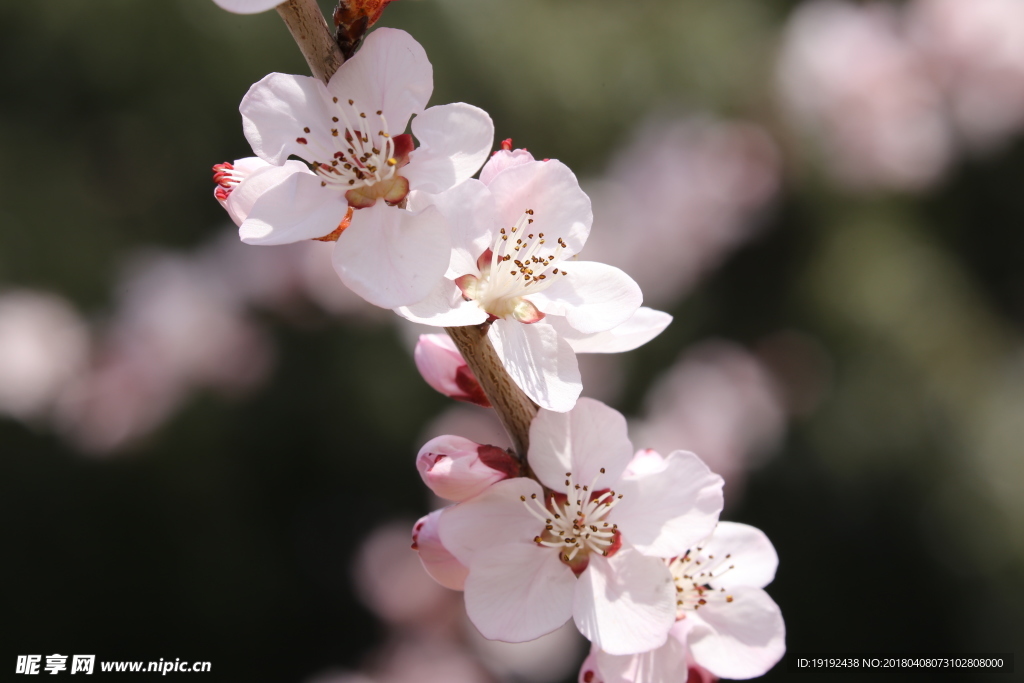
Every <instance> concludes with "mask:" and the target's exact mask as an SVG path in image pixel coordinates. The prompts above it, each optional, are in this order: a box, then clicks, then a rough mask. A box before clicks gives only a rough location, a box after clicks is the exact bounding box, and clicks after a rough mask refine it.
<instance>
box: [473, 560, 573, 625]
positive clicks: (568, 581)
mask: <svg viewBox="0 0 1024 683" xmlns="http://www.w3.org/2000/svg"><path fill="white" fill-rule="evenodd" d="M576 583H577V581H576V577H575V576H573V573H572V570H571V569H569V567H567V566H566V565H565V564H563V563H562V561H561V560H559V559H558V553H553V552H550V551H549V550H548V549H546V548H541V547H540V546H538V545H536V544H534V543H514V544H508V545H503V546H500V547H497V548H494V549H492V550H489V551H488V552H483V553H479V554H478V555H477V556H476V557H475V558H474V560H473V562H472V564H470V572H469V577H468V578H467V579H466V586H465V591H466V614H468V615H469V620H470V621H472V622H473V625H474V626H476V627H477V629H478V630H479V631H480V633H482V634H483V636H484V637H485V638H489V639H491V640H503V641H505V642H508V643H522V642H526V641H528V640H534V639H535V638H539V637H541V636H542V635H544V634H546V633H550V632H552V631H554V630H555V629H557V628H558V627H560V626H561V625H562V624H564V623H565V622H566V621H568V620H569V618H570V617H571V616H572V614H573V585H574V584H576Z"/></svg>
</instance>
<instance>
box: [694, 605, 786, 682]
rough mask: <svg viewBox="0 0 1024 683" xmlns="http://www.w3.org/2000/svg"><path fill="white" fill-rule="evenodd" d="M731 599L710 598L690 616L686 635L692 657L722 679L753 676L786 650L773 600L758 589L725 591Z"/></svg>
mask: <svg viewBox="0 0 1024 683" xmlns="http://www.w3.org/2000/svg"><path fill="white" fill-rule="evenodd" d="M729 594H730V595H731V596H732V597H733V601H732V602H723V601H714V602H710V601H709V603H708V604H707V605H705V606H704V607H702V608H701V609H700V610H699V611H698V612H695V613H694V614H693V615H692V616H687V619H690V618H693V619H694V623H693V624H692V626H691V628H690V632H689V636H688V641H689V645H690V651H691V652H692V653H693V660H694V661H695V662H696V663H697V664H700V665H701V666H702V667H704V668H705V669H707V670H708V671H710V672H711V673H713V674H715V675H716V676H720V677H722V678H754V677H755V676H761V675H763V674H765V673H767V672H768V670H769V669H771V668H772V667H773V666H775V664H776V663H777V662H778V661H779V660H780V659H782V655H783V654H785V652H786V625H785V623H784V622H783V620H782V612H781V611H780V610H779V606H778V605H776V604H775V601H774V600H772V599H771V598H770V597H768V594H767V593H765V592H764V591H763V590H761V589H760V588H750V587H740V588H736V589H735V590H731V591H729Z"/></svg>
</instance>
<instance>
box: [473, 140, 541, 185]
mask: <svg viewBox="0 0 1024 683" xmlns="http://www.w3.org/2000/svg"><path fill="white" fill-rule="evenodd" d="M531 161H536V159H534V158H533V155H532V154H530V153H529V152H527V151H526V150H525V149H499V150H498V151H497V152H495V153H494V154H492V155H491V158H490V159H488V160H487V163H486V164H484V167H483V168H482V169H480V182H482V183H483V184H484V185H490V184H491V181H492V180H494V178H495V177H497V175H498V174H499V173H501V172H502V171H504V170H505V169H506V168H512V167H513V166H520V165H522V164H526V163H529V162H531Z"/></svg>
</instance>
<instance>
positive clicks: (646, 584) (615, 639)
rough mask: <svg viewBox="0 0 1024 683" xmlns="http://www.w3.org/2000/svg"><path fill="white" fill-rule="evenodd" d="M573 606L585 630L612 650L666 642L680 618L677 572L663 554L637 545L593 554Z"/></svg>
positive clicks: (624, 652)
mask: <svg viewBox="0 0 1024 683" xmlns="http://www.w3.org/2000/svg"><path fill="white" fill-rule="evenodd" d="M572 612H573V618H574V619H575V621H576V627H577V628H578V629H579V630H580V633H582V634H583V635H584V636H586V637H587V639H589V640H590V641H591V642H592V643H594V645H595V646H597V647H600V648H601V649H603V650H604V651H606V652H609V653H611V654H618V655H627V654H636V653H638V652H646V651H647V650H652V649H654V648H656V647H661V646H662V645H664V644H665V641H666V640H667V638H668V631H669V629H670V628H671V627H672V624H674V623H675V619H676V607H675V584H674V583H673V582H672V574H671V573H670V572H669V570H668V567H667V566H666V565H665V563H664V562H662V561H661V560H659V559H657V558H654V557H646V556H644V555H641V554H640V553H638V552H636V551H635V550H633V549H632V548H626V547H624V548H622V550H620V551H619V552H617V553H616V554H615V555H613V556H612V557H608V558H606V557H601V556H600V555H591V557H590V565H589V566H588V567H587V569H586V571H584V572H583V574H581V575H580V578H579V580H578V581H577V583H576V592H575V597H574V600H573V609H572Z"/></svg>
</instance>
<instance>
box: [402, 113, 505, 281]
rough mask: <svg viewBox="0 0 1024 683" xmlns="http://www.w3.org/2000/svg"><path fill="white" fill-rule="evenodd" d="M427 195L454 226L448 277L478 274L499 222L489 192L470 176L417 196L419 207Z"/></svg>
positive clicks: (427, 199)
mask: <svg viewBox="0 0 1024 683" xmlns="http://www.w3.org/2000/svg"><path fill="white" fill-rule="evenodd" d="M417 120H419V119H417ZM424 198H426V203H429V204H432V205H434V206H436V207H437V208H438V210H439V211H440V212H441V213H442V214H443V215H444V217H445V218H447V219H448V224H449V225H450V226H451V234H452V260H451V262H450V263H449V264H448V273H447V277H448V278H450V279H452V280H455V279H456V278H458V277H460V276H462V275H471V274H472V275H478V274H479V272H480V271H479V269H478V268H477V259H478V258H479V257H480V254H482V253H484V252H485V251H486V250H487V249H488V248H489V247H490V245H491V241H492V240H493V239H494V231H495V230H496V229H497V227H496V226H497V225H498V214H497V211H496V209H495V203H494V197H493V196H492V195H491V193H490V191H489V190H488V189H487V187H486V186H485V185H484V184H483V183H481V182H480V181H479V180H475V179H472V178H470V179H469V180H467V181H465V182H463V183H460V184H458V185H456V186H455V187H453V188H452V189H450V190H448V191H446V192H442V193H441V194H437V195H426V194H417V195H415V197H414V199H415V200H416V201H415V205H416V208H419V206H420V204H421V203H423V200H424ZM411 205H412V204H410V206H411Z"/></svg>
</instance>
